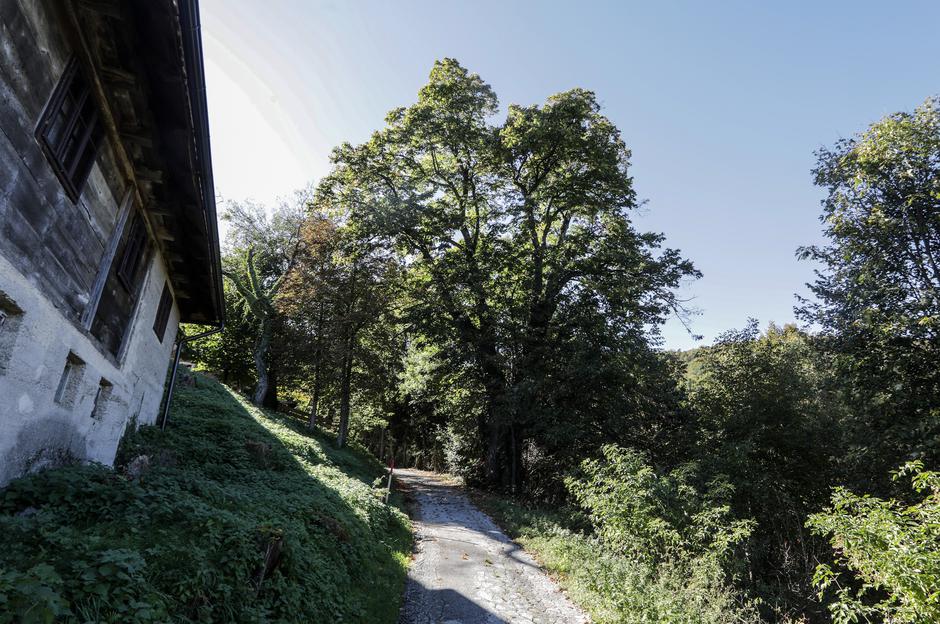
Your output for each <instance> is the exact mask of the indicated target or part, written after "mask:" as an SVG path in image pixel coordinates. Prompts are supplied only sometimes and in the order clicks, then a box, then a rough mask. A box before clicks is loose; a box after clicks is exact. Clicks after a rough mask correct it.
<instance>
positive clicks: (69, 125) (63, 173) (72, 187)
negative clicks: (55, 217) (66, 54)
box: [36, 57, 104, 202]
mask: <svg viewBox="0 0 940 624" xmlns="http://www.w3.org/2000/svg"><path fill="white" fill-rule="evenodd" d="M103 135H104V130H103V126H102V123H101V114H100V112H99V110H98V106H97V103H96V102H95V98H94V94H93V93H92V89H91V83H90V82H89V81H88V80H87V78H86V77H85V75H84V73H83V72H82V71H81V69H80V68H79V66H78V61H77V60H76V59H75V58H74V57H73V58H72V59H71V60H70V61H69V62H68V64H67V65H66V67H65V71H64V72H63V73H62V76H61V78H59V82H58V84H57V85H56V87H55V90H53V92H52V96H51V97H50V98H49V102H48V103H47V104H46V108H45V109H44V110H43V113H42V116H41V117H40V119H39V123H38V124H37V126H36V139H37V141H39V145H40V146H41V147H42V151H43V153H44V154H45V155H46V159H47V160H48V161H49V163H50V164H51V165H52V169H53V171H55V174H56V177H58V178H59V181H60V182H61V183H62V187H63V189H64V190H65V193H66V195H68V197H69V199H71V200H72V201H73V202H77V201H78V198H79V196H80V195H81V192H82V189H83V188H84V187H85V183H86V182H87V181H88V176H89V174H90V173H91V169H92V167H93V166H94V162H95V159H96V158H97V155H98V149H99V147H100V146H101V145H100V144H101V138H102V136H103Z"/></svg>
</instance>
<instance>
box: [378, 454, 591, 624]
mask: <svg viewBox="0 0 940 624" xmlns="http://www.w3.org/2000/svg"><path fill="white" fill-rule="evenodd" d="M395 475H396V477H397V478H398V479H399V480H400V481H402V482H404V483H405V484H406V485H407V486H408V487H409V488H410V489H411V490H412V491H413V493H414V496H415V505H414V507H415V513H414V518H413V520H414V526H415V542H416V544H415V558H414V561H413V563H412V566H411V569H410V571H409V572H408V584H407V587H406V589H405V602H404V605H403V606H402V610H401V616H400V619H399V622H400V624H501V623H510V622H512V623H516V622H520V623H524V624H586V623H587V622H588V619H587V617H585V616H584V614H583V613H581V612H580V611H579V610H578V609H577V608H576V607H575V606H574V605H573V604H572V603H571V602H570V601H569V600H568V598H567V597H566V596H565V595H564V594H563V593H562V592H561V591H560V590H559V589H558V586H557V585H555V583H554V582H553V581H552V580H551V579H550V578H549V577H548V575H546V574H545V572H544V571H542V569H541V568H539V566H538V564H537V563H536V562H535V561H534V560H533V559H532V557H530V556H529V555H528V554H527V553H526V552H525V551H523V550H522V549H521V548H520V547H519V546H518V545H517V544H514V543H513V542H512V541H510V539H509V538H508V537H506V535H505V534H504V533H503V532H502V531H501V530H500V529H499V527H497V526H496V525H495V524H494V523H493V521H492V520H490V519H489V517H488V516H486V514H484V513H483V512H481V511H480V510H479V509H477V508H476V507H475V506H474V505H473V504H472V503H471V502H470V501H469V500H468V499H467V497H466V496H465V495H464V493H463V492H462V491H461V490H460V489H459V488H458V487H455V486H453V485H451V484H449V483H448V482H447V481H446V480H445V479H444V478H442V477H441V476H439V475H436V474H433V473H429V472H421V471H417V470H397V471H395Z"/></svg>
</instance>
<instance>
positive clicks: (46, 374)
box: [0, 0, 179, 485]
mask: <svg viewBox="0 0 940 624" xmlns="http://www.w3.org/2000/svg"><path fill="white" fill-rule="evenodd" d="M53 5H54V3H48V2H34V1H32V0H4V1H2V2H0V41H2V42H3V44H2V45H0V312H3V311H5V313H6V319H5V320H4V321H3V323H2V325H0V485H3V484H4V483H6V482H8V481H9V480H11V479H13V478H16V477H18V476H20V475H22V474H25V473H27V472H30V471H34V470H38V469H40V468H43V467H46V466H49V465H54V464H57V463H62V462H66V461H73V460H75V459H79V460H89V461H96V462H101V463H105V464H110V463H111V462H113V460H114V454H115V451H116V449H117V444H118V442H119V440H120V438H121V435H122V434H123V432H124V430H125V428H126V426H127V424H128V422H130V421H132V420H133V421H136V422H138V423H151V422H153V421H154V420H155V418H156V416H157V411H158V409H159V406H160V402H161V400H162V396H163V387H164V381H165V379H166V374H167V368H168V364H169V359H170V352H171V350H172V345H173V341H174V339H175V337H176V331H177V325H178V320H179V312H178V308H177V306H176V304H175V302H174V305H173V309H172V311H171V314H170V319H169V322H168V325H167V331H166V336H164V337H163V340H162V342H161V341H160V340H158V338H157V336H156V335H155V334H154V331H153V321H154V316H155V314H156V311H157V307H158V304H159V300H160V295H161V293H162V289H163V285H164V283H165V282H166V281H167V271H166V265H165V263H164V261H163V259H162V257H161V256H160V254H159V252H158V251H157V252H155V253H151V254H150V255H149V256H148V260H147V262H148V266H147V269H146V272H145V277H144V278H143V280H144V281H143V283H142V285H141V287H140V291H139V292H140V295H139V297H138V299H137V301H136V303H135V304H134V307H133V311H132V313H131V321H130V324H129V325H128V329H127V332H126V333H125V337H124V341H123V346H122V348H121V350H120V351H119V352H118V353H117V354H116V355H115V354H113V353H109V352H108V349H106V348H104V346H103V345H102V344H101V342H100V341H99V340H97V339H96V338H95V337H94V336H92V334H91V333H90V332H89V331H88V329H87V328H86V327H85V326H84V325H83V324H82V314H83V313H84V311H85V309H86V306H88V305H89V302H90V296H91V294H92V290H93V285H94V282H95V279H96V276H97V274H98V271H99V264H100V263H101V260H102V257H103V256H104V254H105V250H106V248H107V245H108V241H109V240H110V238H111V237H112V236H113V235H114V233H115V231H116V228H117V226H118V215H119V212H120V205H121V200H122V198H123V197H124V196H125V195H126V192H127V191H128V188H129V183H128V182H127V181H126V180H125V179H123V177H122V176H121V174H120V172H119V170H118V167H117V166H116V163H115V158H114V154H113V151H112V149H111V147H110V146H109V145H107V144H106V145H104V146H103V147H102V148H101V149H100V150H99V151H98V155H97V160H96V162H95V165H94V166H93V168H92V171H91V174H90V176H89V178H88V181H87V183H86V184H85V186H84V188H83V190H82V192H81V196H80V197H79V199H78V201H77V202H72V201H71V200H70V199H69V198H68V196H67V194H66V193H65V191H64V189H63V188H62V185H61V183H60V181H59V179H58V178H57V177H56V175H55V173H54V171H53V169H52V167H51V166H50V164H49V163H48V161H47V160H46V158H45V156H44V154H43V152H42V150H41V148H40V146H39V143H38V141H37V140H36V138H35V136H34V131H35V127H36V124H37V123H38V121H39V119H40V117H41V115H42V112H43V109H44V107H45V105H46V101H47V100H48V98H49V96H50V95H51V94H52V92H53V90H54V89H55V86H56V84H57V81H58V79H59V76H60V75H61V74H62V72H63V70H64V68H65V66H66V64H67V62H68V59H69V57H70V52H69V49H68V45H67V43H66V40H65V37H64V36H63V35H62V33H61V32H60V31H59V29H58V28H57V26H56V22H55V16H54V15H53V14H51V13H50V9H51V7H52V6H53ZM143 208H146V207H143ZM70 358H72V359H73V360H74V359H75V358H78V359H80V360H81V361H82V362H84V364H83V365H81V366H80V367H79V369H80V375H76V376H75V377H74V379H75V381H73V382H72V383H71V384H70V385H69V387H68V388H66V392H65V393H64V395H65V397H64V399H63V400H61V401H58V402H57V401H56V400H55V397H56V394H57V390H58V389H59V382H60V379H61V377H62V372H63V370H64V368H65V364H66V361H67V360H69V359H70ZM102 380H105V381H104V382H102ZM102 383H105V384H106V385H105V386H101V385H100V384H102ZM99 387H101V388H103V391H102V392H101V393H100V395H99ZM96 395H99V398H98V401H97V405H98V409H95V405H96ZM93 411H94V413H93Z"/></svg>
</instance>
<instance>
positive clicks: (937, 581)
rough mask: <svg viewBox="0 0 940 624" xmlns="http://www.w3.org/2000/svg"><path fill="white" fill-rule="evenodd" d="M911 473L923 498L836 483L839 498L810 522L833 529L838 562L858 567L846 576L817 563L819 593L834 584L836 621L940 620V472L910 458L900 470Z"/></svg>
mask: <svg viewBox="0 0 940 624" xmlns="http://www.w3.org/2000/svg"><path fill="white" fill-rule="evenodd" d="M908 475H910V477H911V482H912V484H913V488H914V491H915V492H917V493H919V494H920V495H922V496H923V498H922V499H920V500H918V501H917V502H916V503H913V504H904V503H901V502H899V501H897V500H882V499H880V498H875V497H872V496H865V495H862V496H860V495H857V494H853V493H852V492H850V491H848V490H847V489H845V488H836V490H835V492H834V493H833V495H832V506H831V507H829V508H828V509H826V510H825V511H823V512H821V513H817V514H813V515H812V516H810V518H809V521H808V522H807V525H808V526H809V527H811V528H812V529H813V531H814V532H816V533H818V534H819V535H822V536H829V538H830V543H831V544H832V546H833V548H834V549H835V551H836V560H837V564H838V566H839V567H841V568H844V569H845V570H847V571H848V573H849V574H850V575H851V576H850V580H849V582H847V583H845V584H842V583H840V574H839V573H837V571H836V570H835V569H834V568H833V567H832V566H829V565H825V564H824V565H820V566H819V567H818V568H817V570H816V575H815V578H814V582H815V583H816V585H817V587H818V588H819V590H820V596H821V597H822V595H824V594H825V593H826V591H827V590H829V589H835V594H836V595H835V600H834V601H833V602H832V603H831V604H830V605H829V610H830V611H831V613H832V616H833V620H834V621H835V623H836V624H849V623H851V622H859V621H872V620H875V621H878V620H883V621H884V622H888V623H892V624H927V623H928V622H937V621H940V473H938V472H931V471H927V470H924V466H923V464H922V463H920V462H911V463H908V464H907V465H905V466H904V468H902V469H901V470H899V471H898V472H896V473H895V474H894V478H895V480H897V479H900V478H902V477H906V476H908Z"/></svg>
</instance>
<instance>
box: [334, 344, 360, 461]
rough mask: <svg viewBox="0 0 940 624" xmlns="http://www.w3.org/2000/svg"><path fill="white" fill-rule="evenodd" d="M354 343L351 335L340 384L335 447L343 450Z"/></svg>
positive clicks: (347, 428)
mask: <svg viewBox="0 0 940 624" xmlns="http://www.w3.org/2000/svg"><path fill="white" fill-rule="evenodd" d="M354 342H355V333H354V332H353V333H351V334H350V336H349V340H348V341H347V343H346V349H345V351H344V353H343V378H342V382H341V384H340V398H339V428H338V431H337V432H336V446H338V447H339V448H343V447H344V446H346V438H347V436H348V435H349V394H350V389H351V386H352V383H351V381H352V364H353V344H354Z"/></svg>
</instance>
